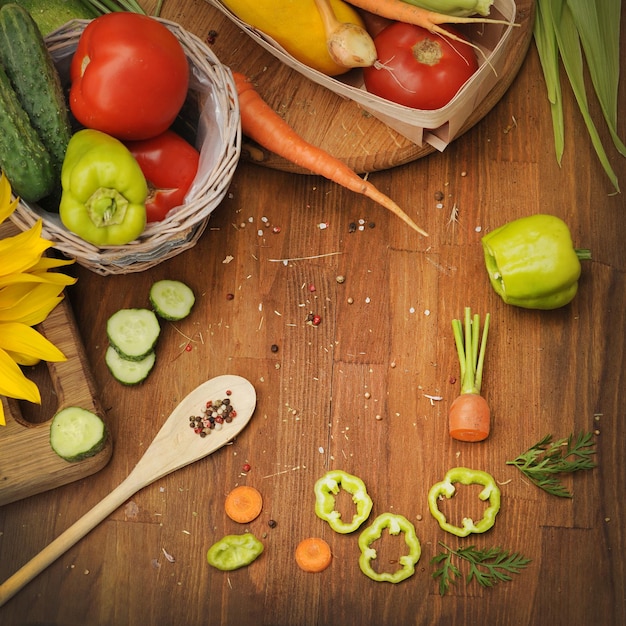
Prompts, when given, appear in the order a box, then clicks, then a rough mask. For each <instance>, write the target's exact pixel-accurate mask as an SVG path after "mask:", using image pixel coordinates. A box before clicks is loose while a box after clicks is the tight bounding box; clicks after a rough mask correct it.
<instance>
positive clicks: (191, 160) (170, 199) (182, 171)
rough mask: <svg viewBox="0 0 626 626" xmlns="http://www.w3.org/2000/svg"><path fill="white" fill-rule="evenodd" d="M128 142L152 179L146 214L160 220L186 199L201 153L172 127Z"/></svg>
mask: <svg viewBox="0 0 626 626" xmlns="http://www.w3.org/2000/svg"><path fill="white" fill-rule="evenodd" d="M125 143H126V147H127V148H128V149H129V150H130V152H131V154H132V155H133V156H134V157H135V159H136V160H137V163H139V167H140V168H141V171H142V172H143V175H144V176H145V177H146V180H147V181H148V187H149V193H148V198H147V199H146V218H147V220H148V222H160V221H161V220H163V219H165V217H166V215H167V214H168V212H169V210H170V209H173V208H174V207H177V206H180V205H181V204H182V203H183V200H184V199H185V196H186V195H187V192H188V191H189V188H190V187H191V183H193V180H194V178H195V177H196V173H197V171H198V162H199V160H200V153H199V152H198V151H197V150H196V149H195V148H194V147H193V146H192V145H191V144H189V143H187V142H186V141H185V140H184V139H183V138H182V137H180V136H179V135H177V134H176V133H175V132H174V131H172V130H166V131H165V132H164V133H162V134H161V135H158V136H157V137H152V138H150V139H143V140H141V141H127V142H125Z"/></svg>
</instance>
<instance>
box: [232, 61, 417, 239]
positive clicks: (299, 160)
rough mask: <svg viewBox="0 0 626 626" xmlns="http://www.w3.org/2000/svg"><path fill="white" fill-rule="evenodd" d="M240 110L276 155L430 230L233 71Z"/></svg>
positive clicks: (245, 124) (251, 133) (248, 130)
mask: <svg viewBox="0 0 626 626" xmlns="http://www.w3.org/2000/svg"><path fill="white" fill-rule="evenodd" d="M233 77H234V79H235V85H236V87H237V94H238V95H239V109H240V113H241V129H242V131H243V133H244V135H246V136H248V137H249V138H250V139H253V140H254V141H256V142H257V143H258V144H259V145H261V146H263V147H264V148H266V149H267V150H270V151H272V152H273V153H274V154H277V155H279V156H282V157H283V158H285V159H287V160H289V161H291V162H292V163H294V164H295V165H298V166H299V167H303V168H306V169H308V170H310V171H311V172H313V173H314V174H319V175H320V176H324V177H325V178H328V179H329V180H332V181H333V182H335V183H337V184H338V185H341V186H342V187H345V188H346V189H349V190H350V191H354V192H356V193H360V194H362V195H364V196H366V197H368V198H370V199H371V200H374V202H377V203H378V204H380V205H381V206H383V207H384V208H386V209H387V210H389V211H391V212H392V213H393V214H394V215H396V216H397V217H399V218H400V219H401V220H403V221H404V222H406V223H407V224H408V225H409V226H410V227H411V228H413V230H416V231H417V232H418V233H420V234H421V235H423V236H424V237H428V233H427V232H425V231H424V230H422V229H421V228H420V227H419V226H418V225H417V224H415V222H414V221H413V220H412V219H411V218H410V217H409V216H408V215H407V214H406V213H405V212H404V211H403V210H402V209H401V208H400V207H399V206H398V205H397V204H396V203H395V202H394V201H393V200H392V199H391V198H389V197H388V196H386V195H385V194H384V193H382V192H381V191H379V190H378V189H377V188H376V187H374V185H372V184H371V183H370V182H368V181H366V180H363V179H362V178H361V177H360V176H359V175H358V174H357V173H356V172H355V171H354V170H352V169H350V168H349V167H348V166H347V165H346V164H345V163H343V162H342V161H340V160H339V159H337V158H335V157H333V156H332V155H330V154H328V152H326V151H325V150H322V149H321V148H318V147H317V146H314V145H312V144H310V143H308V142H307V141H305V140H304V139H303V138H302V137H301V136H300V135H298V133H296V131H295V130H294V129H293V128H291V126H289V124H287V122H285V120H283V118H282V117H280V115H278V114H277V113H276V112H275V111H274V110H273V109H272V107H270V106H269V105H268V104H267V103H266V102H265V101H264V100H263V98H261V96H260V95H259V93H258V92H257V91H256V89H255V88H254V87H253V85H252V83H251V82H250V81H249V80H248V79H247V78H246V77H245V76H244V75H243V74H239V73H237V72H234V73H233Z"/></svg>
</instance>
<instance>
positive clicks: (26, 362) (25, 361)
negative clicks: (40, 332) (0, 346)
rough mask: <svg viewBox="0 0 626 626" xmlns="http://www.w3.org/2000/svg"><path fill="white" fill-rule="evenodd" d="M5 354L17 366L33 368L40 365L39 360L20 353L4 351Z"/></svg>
mask: <svg viewBox="0 0 626 626" xmlns="http://www.w3.org/2000/svg"><path fill="white" fill-rule="evenodd" d="M5 352H6V353H7V354H8V355H9V356H10V357H11V358H12V359H13V360H14V361H15V362H16V363H17V364H18V365H23V366H25V367H33V366H34V365H37V364H38V363H41V359H38V358H37V357H34V356H31V355H30V354H24V353H22V352H13V351H12V350H5Z"/></svg>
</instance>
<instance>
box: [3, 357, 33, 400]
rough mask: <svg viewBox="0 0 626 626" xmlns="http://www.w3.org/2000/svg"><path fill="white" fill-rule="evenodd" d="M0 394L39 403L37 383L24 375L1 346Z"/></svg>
mask: <svg viewBox="0 0 626 626" xmlns="http://www.w3.org/2000/svg"><path fill="white" fill-rule="evenodd" d="M0 396H6V397H7V398H16V399H17V400H28V401H29V402H34V403H36V404H40V403H41V395H40V394H39V389H38V387H37V385H36V384H35V383H34V382H33V381H32V380H29V379H28V378H26V376H24V372H22V370H21V369H20V368H19V367H18V366H17V365H16V364H15V361H13V359H12V358H11V357H10V356H9V355H8V354H7V353H6V352H5V351H4V350H2V348H0Z"/></svg>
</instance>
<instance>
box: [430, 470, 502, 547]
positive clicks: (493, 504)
mask: <svg viewBox="0 0 626 626" xmlns="http://www.w3.org/2000/svg"><path fill="white" fill-rule="evenodd" d="M455 483H459V484H461V485H483V486H484V488H483V489H482V490H481V492H480V493H479V494H478V497H479V498H480V499H481V500H483V501H486V500H488V501H489V506H488V507H487V508H486V509H485V511H484V514H483V517H482V519H480V520H479V521H478V522H474V520H472V519H471V518H469V517H464V518H463V521H462V526H455V525H454V524H451V523H449V522H448V521H447V519H446V516H445V515H444V514H443V513H442V512H441V511H440V510H439V506H438V500H439V498H440V497H442V496H443V497H445V498H448V499H449V498H451V497H452V496H453V495H454V494H455V492H456V487H455V486H454V485H455ZM428 508H429V510H430V513H431V515H432V516H433V517H434V518H435V519H436V520H437V522H439V526H441V528H442V529H443V530H445V531H447V532H449V533H452V534H453V535H456V536H457V537H467V536H468V535H470V534H471V533H484V532H486V531H487V530H489V529H490V528H491V527H492V526H493V525H494V524H495V522H496V515H497V514H498V511H499V510H500V488H499V487H498V485H497V484H496V481H495V479H494V478H493V476H491V474H488V473H487V472H483V471H482V470H474V469H469V468H467V467H455V468H453V469H451V470H449V471H448V473H447V474H446V475H445V477H444V479H443V480H442V481H440V482H438V483H435V484H434V485H433V486H432V487H431V488H430V491H429V492H428Z"/></svg>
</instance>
